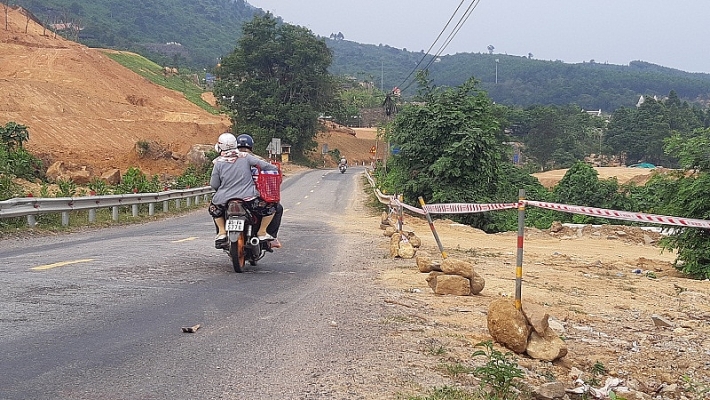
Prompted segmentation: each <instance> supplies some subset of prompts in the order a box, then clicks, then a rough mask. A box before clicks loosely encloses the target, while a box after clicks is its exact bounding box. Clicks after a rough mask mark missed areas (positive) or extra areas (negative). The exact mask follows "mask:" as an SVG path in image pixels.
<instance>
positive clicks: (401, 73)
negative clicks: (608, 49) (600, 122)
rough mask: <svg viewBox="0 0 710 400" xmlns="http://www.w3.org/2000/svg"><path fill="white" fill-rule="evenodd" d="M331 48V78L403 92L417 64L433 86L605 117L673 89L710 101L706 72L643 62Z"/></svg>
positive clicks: (345, 45) (336, 44) (337, 44)
mask: <svg viewBox="0 0 710 400" xmlns="http://www.w3.org/2000/svg"><path fill="white" fill-rule="evenodd" d="M328 45H329V47H330V48H331V49H333V50H334V55H335V57H334V63H333V66H332V68H331V70H332V71H333V72H334V73H337V74H348V75H352V76H355V77H358V78H363V79H368V80H372V81H373V82H374V83H375V84H376V85H377V86H378V87H382V88H383V89H384V90H385V91H389V90H391V89H392V88H393V87H395V86H397V87H399V88H400V89H402V90H403V92H404V94H405V95H411V94H413V93H415V91H416V84H412V81H413V75H412V76H409V74H410V72H411V71H412V69H413V68H414V66H415V65H417V64H419V65H420V68H421V67H423V66H427V65H428V66H429V67H428V68H429V71H430V78H431V79H432V80H433V81H434V84H436V85H438V86H457V85H460V84H461V83H462V82H463V81H464V80H466V79H467V78H469V77H471V76H473V77H475V78H476V79H477V80H478V81H479V82H480V86H479V87H480V88H481V89H483V90H485V91H486V92H488V94H489V96H490V97H491V98H492V99H493V100H494V101H496V102H498V103H501V104H508V105H519V106H527V105H532V104H543V105H548V104H557V105H565V104H577V105H578V106H580V107H582V108H584V109H587V110H598V109H601V110H602V111H605V112H609V113H610V112H612V111H614V110H615V109H617V108H618V107H620V106H627V107H631V106H635V105H636V103H637V102H638V100H639V97H640V96H641V95H644V96H651V97H653V96H658V98H663V97H665V96H667V95H668V93H669V92H670V91H671V90H675V92H676V93H677V94H678V97H679V98H680V99H682V100H686V101H689V102H693V103H695V102H697V103H702V104H704V105H707V103H708V102H709V101H710V74H699V73H689V72H683V71H680V70H676V69H672V68H666V67H662V66H659V65H655V64H651V63H647V62H643V61H633V62H630V63H629V65H612V64H601V63H595V62H593V61H590V62H585V63H581V64H567V63H563V62H562V61H544V60H536V59H534V58H528V57H521V56H510V55H505V54H481V53H459V54H455V55H448V56H442V57H439V58H437V59H436V60H432V57H431V56H428V55H425V54H424V53H423V52H419V53H414V52H408V51H406V50H400V49H396V48H393V47H390V46H387V45H379V46H377V45H364V44H359V43H355V42H350V41H347V40H331V39H328ZM408 76H409V78H408V79H407V77H408ZM496 79H497V83H496Z"/></svg>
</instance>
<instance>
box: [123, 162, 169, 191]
mask: <svg viewBox="0 0 710 400" xmlns="http://www.w3.org/2000/svg"><path fill="white" fill-rule="evenodd" d="M161 189H162V185H161V184H160V181H159V179H158V176H157V175H153V177H152V178H151V179H148V177H147V176H146V175H145V174H144V173H143V172H142V171H141V170H139V169H138V168H134V167H131V168H128V171H126V173H125V175H123V176H122V177H121V183H119V184H118V185H116V189H115V191H114V193H117V194H120V193H155V192H159V191H160V190H161Z"/></svg>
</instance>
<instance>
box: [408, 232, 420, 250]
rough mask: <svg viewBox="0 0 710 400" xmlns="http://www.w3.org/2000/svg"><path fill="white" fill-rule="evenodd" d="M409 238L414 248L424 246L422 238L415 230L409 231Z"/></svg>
mask: <svg viewBox="0 0 710 400" xmlns="http://www.w3.org/2000/svg"><path fill="white" fill-rule="evenodd" d="M407 240H409V243H411V244H412V246H413V247H414V248H419V247H422V240H421V239H419V237H418V236H417V235H416V234H414V232H407Z"/></svg>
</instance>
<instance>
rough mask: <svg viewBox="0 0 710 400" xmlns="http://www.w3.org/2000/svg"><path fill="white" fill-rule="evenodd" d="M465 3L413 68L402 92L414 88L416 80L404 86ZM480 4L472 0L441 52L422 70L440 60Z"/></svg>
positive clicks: (457, 8) (459, 6)
mask: <svg viewBox="0 0 710 400" xmlns="http://www.w3.org/2000/svg"><path fill="white" fill-rule="evenodd" d="M464 2H465V0H462V1H461V3H459V5H458V7H456V10H455V11H454V13H453V14H452V15H451V18H449V21H448V22H447V23H446V25H445V26H444V28H443V29H442V30H441V32H440V33H439V35H438V36H437V37H436V40H434V42H433V43H432V45H431V46H430V47H429V49H428V50H427V51H426V53H425V54H424V56H423V57H422V58H421V60H419V62H418V63H417V65H415V66H414V68H413V69H412V71H411V72H410V73H409V75H407V77H406V78H404V80H403V81H402V84H401V85H400V86H403V87H404V88H403V89H400V90H402V91H404V90H406V89H408V88H409V87H410V86H412V84H414V80H412V81H411V82H409V83H408V84H407V85H406V86H404V84H405V83H406V82H407V81H408V80H409V78H410V77H411V76H412V75H413V74H414V73H415V72H416V71H417V69H418V68H419V66H420V65H421V64H422V62H424V60H425V59H426V57H427V56H428V55H430V54H429V52H430V51H431V49H432V48H434V46H435V45H436V42H438V41H439V39H440V38H441V35H443V33H444V32H445V31H446V29H447V28H448V26H449V24H450V23H451V21H452V20H453V19H454V17H455V16H456V14H457V13H458V12H459V9H460V8H461V6H462V5H463V3H464ZM479 3H480V0H472V1H471V4H469V5H468V7H467V8H466V11H465V12H464V13H463V15H462V16H461V18H459V21H458V22H457V23H456V26H454V28H453V29H452V30H451V32H450V33H449V35H448V36H447V38H446V40H445V41H444V43H443V44H442V45H441V46H440V47H439V50H437V52H436V54H434V55H433V56H431V58H430V60H429V62H428V63H427V64H426V66H425V67H424V68H422V69H427V68H429V67H430V66H431V64H433V63H434V61H435V60H436V59H438V57H439V56H440V55H441V54H442V53H443V52H444V50H446V47H448V46H449V44H450V43H451V41H452V40H453V39H454V37H456V35H457V34H458V32H459V31H460V30H461V28H462V27H463V25H464V24H465V23H466V21H468V18H469V17H470V16H471V14H472V13H473V10H475V9H476V7H477V6H478V4H479Z"/></svg>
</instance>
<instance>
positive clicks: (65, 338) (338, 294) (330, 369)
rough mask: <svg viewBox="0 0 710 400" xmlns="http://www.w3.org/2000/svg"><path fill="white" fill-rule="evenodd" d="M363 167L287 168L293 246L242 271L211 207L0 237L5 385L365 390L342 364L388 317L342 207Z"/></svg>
mask: <svg viewBox="0 0 710 400" xmlns="http://www.w3.org/2000/svg"><path fill="white" fill-rule="evenodd" d="M360 172H362V170H361V169H360V170H358V169H357V168H352V169H349V170H348V172H347V173H346V174H340V173H339V172H338V171H337V170H315V171H308V172H305V173H302V174H299V175H295V176H292V177H290V178H289V179H287V180H286V181H285V182H284V184H283V186H282V204H283V205H284V208H285V209H286V212H285V214H284V220H283V223H282V228H281V232H280V234H279V239H280V240H281V241H282V243H283V244H284V248H282V249H279V250H277V251H275V252H274V253H273V254H267V255H266V257H264V259H262V260H261V261H259V264H258V265H257V266H254V267H252V266H249V265H247V271H246V272H245V273H241V274H237V273H235V272H234V271H233V269H232V266H231V263H230V260H229V257H228V256H227V255H226V253H224V252H222V251H221V250H216V249H214V247H213V240H214V227H213V224H212V221H211V218H210V217H209V215H208V214H207V211H206V210H198V211H195V212H191V213H189V214H186V215H183V216H178V217H171V218H166V219H163V220H160V221H157V222H151V223H145V224H136V225H126V226H121V227H114V228H106V229H96V230H85V231H81V232H75V233H70V234H57V235H51V236H41V237H33V238H31V239H22V240H20V239H18V240H14V239H13V240H4V241H0V288H1V290H2V293H1V295H0V399H167V398H172V399H216V398H220V399H270V398H274V399H277V398H278V399H289V398H294V399H297V398H324V399H325V398H335V397H341V398H352V396H351V395H352V393H350V395H349V394H348V392H347V388H346V387H336V386H338V385H337V384H334V383H333V382H335V381H334V380H336V381H337V377H334V375H338V374H341V373H342V371H347V365H348V364H349V363H356V362H357V360H358V359H360V358H362V357H364V358H368V357H367V356H366V354H369V353H370V352H372V351H374V350H373V349H376V348H377V346H378V344H377V337H376V336H377V335H376V334H375V335H373V333H372V332H367V330H368V329H369V328H368V324H372V321H374V320H376V318H377V317H376V316H373V315H369V316H368V317H366V316H367V315H368V314H367V311H371V310H369V306H370V305H369V304H368V302H367V300H365V301H359V300H354V299H353V295H352V294H353V293H355V292H358V291H359V290H361V289H357V288H355V287H354V285H356V282H357V279H359V278H357V277H356V276H355V275H354V274H357V272H353V271H352V269H351V265H352V259H350V260H349V258H351V257H352V256H353V253H352V252H348V251H347V250H346V249H347V241H348V240H350V239H352V238H349V237H348V236H349V235H350V236H351V235H352V234H349V233H347V231H345V232H343V231H342V229H340V232H339V231H338V229H335V228H334V227H333V225H332V224H329V221H332V220H334V219H337V218H340V217H341V216H342V215H343V214H344V213H345V212H346V211H347V208H348V207H351V206H352V201H353V200H352V199H353V198H354V196H355V194H356V190H357V189H356V187H357V185H356V183H357V180H359V179H362V178H361V174H360ZM357 253H358V254H359V255H360V256H363V254H362V253H363V252H362V251H360V250H358V251H357ZM360 294H362V293H360ZM366 310H367V311H366ZM368 318H369V319H370V322H367V321H366V320H367V319H368ZM363 321H364V322H363ZM197 324H199V325H200V328H199V329H198V330H197V331H196V332H195V333H184V332H182V330H181V328H182V327H188V326H194V325H197ZM364 338H367V340H366V342H367V344H366V345H363V339H364ZM368 347H369V348H370V350H368ZM337 371H340V372H337ZM347 379H350V378H347Z"/></svg>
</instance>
